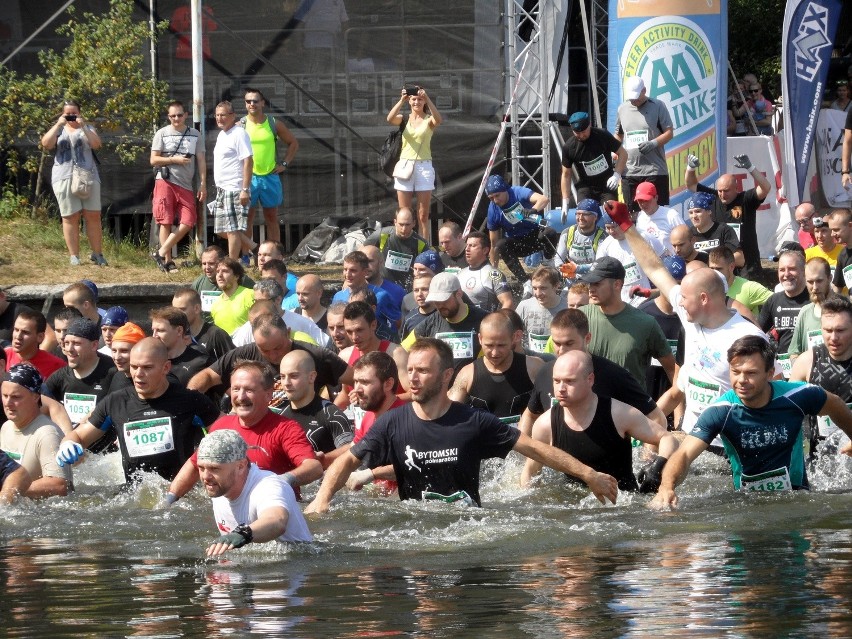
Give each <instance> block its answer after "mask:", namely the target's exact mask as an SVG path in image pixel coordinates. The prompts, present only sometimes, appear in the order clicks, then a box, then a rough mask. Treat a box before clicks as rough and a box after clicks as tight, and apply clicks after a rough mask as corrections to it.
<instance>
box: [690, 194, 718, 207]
mask: <svg viewBox="0 0 852 639" xmlns="http://www.w3.org/2000/svg"><path fill="white" fill-rule="evenodd" d="M715 201H716V197H715V196H714V195H711V194H710V193H695V194H694V195H693V196H692V197H691V198H689V200H688V201H687V203H686V208H687V210H688V209H709V208H710V207H712V206H713V202H715Z"/></svg>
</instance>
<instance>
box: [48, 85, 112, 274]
mask: <svg viewBox="0 0 852 639" xmlns="http://www.w3.org/2000/svg"><path fill="white" fill-rule="evenodd" d="M41 145H42V147H44V149H45V150H47V151H51V150H53V149H56V155H55V157H54V159H53V171H52V173H51V180H50V182H51V185H52V186H53V193H54V194H55V195H56V200H57V202H58V203H59V214H60V215H61V216H62V234H63V235H64V236H65V245H66V246H67V247H68V254H69V255H70V256H71V258H70V261H71V265H72V266H79V265H80V214H81V212H82V216H83V219H84V220H85V222H86V236H87V237H88V238H89V247H90V248H91V249H92V253H91V255H90V256H89V259H91V260H92V262H94V263H95V264H97V265H98V266H106V265H107V261H106V260H105V259H104V256H103V253H102V251H103V249H102V247H101V242H102V232H101V179H100V176H99V174H98V167H97V164H96V162H95V156H94V155H93V153H92V151H94V150H97V149H99V148H101V138H100V137H99V136H98V133H97V131H95V129H94V127H93V126H92V125H90V124H87V123H86V121H85V119H84V118H83V115H82V114H81V113H80V105H79V104H77V102H75V101H74V100H66V101H65V103H64V104H63V106H62V115H60V116H59V119H58V120H57V121H56V124H54V125H53V126H52V127H51V128H50V130H49V131H48V132H47V133H45V134H44V136H43V137H42V138H41ZM75 164H77V165H79V166H80V167H82V168H83V169H87V170H89V171H92V172H93V174H94V184H92V188H91V190H90V192H89V194H88V196H87V197H86V198H85V199H82V198H80V197H78V196H77V195H74V194H73V193H72V192H71V173H72V171H73V169H74V165H75Z"/></svg>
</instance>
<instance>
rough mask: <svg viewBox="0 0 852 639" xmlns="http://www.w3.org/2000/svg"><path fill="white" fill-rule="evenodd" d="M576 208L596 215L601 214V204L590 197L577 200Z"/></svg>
mask: <svg viewBox="0 0 852 639" xmlns="http://www.w3.org/2000/svg"><path fill="white" fill-rule="evenodd" d="M577 210H578V211H591V212H592V213H594V214H595V215H597V216H598V217H600V216H601V205H600V204H598V201H597V200H593V199H592V198H590V197H587V198H586V199H585V200H580V201H579V202H577Z"/></svg>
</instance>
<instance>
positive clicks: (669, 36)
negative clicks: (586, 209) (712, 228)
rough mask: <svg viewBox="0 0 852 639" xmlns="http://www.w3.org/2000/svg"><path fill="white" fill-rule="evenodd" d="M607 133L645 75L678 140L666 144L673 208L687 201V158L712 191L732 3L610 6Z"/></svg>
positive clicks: (645, 0) (722, 133) (719, 160)
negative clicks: (629, 81) (631, 85)
mask: <svg viewBox="0 0 852 639" xmlns="http://www.w3.org/2000/svg"><path fill="white" fill-rule="evenodd" d="M609 16H610V18H609V43H610V44H609V47H610V49H609V65H610V67H609V96H610V99H609V102H608V118H607V126H608V128H609V130H610V131H614V130H615V122H616V117H617V115H616V114H617V111H618V106H619V105H620V104H621V103H622V101H623V100H622V96H623V91H622V86H623V84H624V81H625V79H626V78H628V77H631V76H640V77H641V78H642V79H643V80H644V82H645V87H646V88H647V95H648V97H649V98H653V99H655V100H661V101H662V102H664V103H665V104H666V106H667V107H668V110H669V113H670V115H671V117H672V122H673V123H674V139H673V140H672V141H671V142H669V143H668V144H666V160H667V164H668V168H669V180H670V188H671V203H672V204H678V203H680V202H683V201H684V200H686V199H687V197H688V191H687V190H686V187H685V184H684V172H685V170H686V156H687V155H689V154H694V155H696V156H698V158H699V160H700V162H701V164H700V167H699V170H698V179H699V180H700V181H701V182H704V183H705V184H711V183H712V182H713V181H714V180H715V179H716V178H717V177H718V176H719V175H720V165H721V166H724V158H725V157H726V152H725V142H726V135H727V132H726V123H727V109H726V93H727V89H726V86H727V82H726V76H727V66H728V63H727V51H728V4H727V0H702V1H701V2H696V1H695V0H610V4H609Z"/></svg>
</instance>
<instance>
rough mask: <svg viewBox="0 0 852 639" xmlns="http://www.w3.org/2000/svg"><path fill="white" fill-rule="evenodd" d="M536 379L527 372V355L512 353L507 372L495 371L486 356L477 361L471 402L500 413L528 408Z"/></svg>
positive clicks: (500, 415)
mask: <svg viewBox="0 0 852 639" xmlns="http://www.w3.org/2000/svg"><path fill="white" fill-rule="evenodd" d="M532 389H533V382H532V380H531V379H530V376H529V373H527V357H526V355H521V354H520V353H513V354H512V364H511V365H510V366H509V370H507V371H506V372H505V373H499V374H497V373H492V372H491V371H489V370H488V368H486V366H485V358H484V357H480V358H478V359H476V360H474V362H473V382H472V383H471V385H470V391H469V392H468V398H469V399H468V403H469V404H470V405H471V406H473V407H474V408H479V409H481V410H487V411H489V412H491V413H494V414H495V415H496V416H497V417H513V416H517V415H520V414H521V413H523V412H524V408H526V406H527V403H529V401H530V393H531V392H532Z"/></svg>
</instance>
